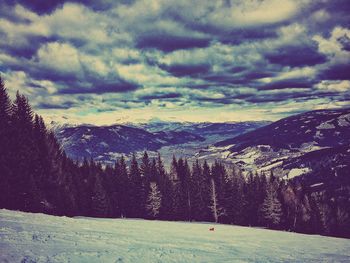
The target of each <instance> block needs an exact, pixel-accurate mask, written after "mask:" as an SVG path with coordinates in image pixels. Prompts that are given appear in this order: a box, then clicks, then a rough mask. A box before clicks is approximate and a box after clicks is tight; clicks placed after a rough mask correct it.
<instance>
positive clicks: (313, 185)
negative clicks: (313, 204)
mask: <svg viewBox="0 0 350 263" xmlns="http://www.w3.org/2000/svg"><path fill="white" fill-rule="evenodd" d="M321 185H323V183H317V184H312V185H310V187H317V186H321Z"/></svg>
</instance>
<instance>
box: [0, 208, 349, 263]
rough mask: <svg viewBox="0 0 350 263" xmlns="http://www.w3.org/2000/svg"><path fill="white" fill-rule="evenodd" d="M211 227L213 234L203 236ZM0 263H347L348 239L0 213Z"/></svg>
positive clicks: (204, 225)
mask: <svg viewBox="0 0 350 263" xmlns="http://www.w3.org/2000/svg"><path fill="white" fill-rule="evenodd" d="M212 226H215V231H208V230H209V228H210V227H212ZM0 262H11V263H12V262H21V263H25V262H26V263H29V262H30V263H34V262H36V263H39V262H60V263H65V262H111V263H117V262H350V240H348V239H340V238H332V237H323V236H318V235H304V234H296V233H289V232H282V231H273V230H265V229H259V228H249V227H239V226H230V225H220V224H216V225H214V224H210V223H185V222H167V221H147V220H137V219H94V218H67V217H55V216H48V215H43V214H32V213H24V212H15V211H9V210H4V209H2V210H0Z"/></svg>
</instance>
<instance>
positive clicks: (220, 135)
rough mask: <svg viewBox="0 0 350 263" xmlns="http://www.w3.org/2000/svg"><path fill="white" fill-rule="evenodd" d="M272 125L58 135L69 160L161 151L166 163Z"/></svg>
mask: <svg viewBox="0 0 350 263" xmlns="http://www.w3.org/2000/svg"><path fill="white" fill-rule="evenodd" d="M266 124H268V122H238V123H188V122H186V123H181V122H164V121H160V120H156V121H152V122H150V123H141V124H128V125H112V126H101V127H97V126H92V125H80V126H79V125H78V126H75V125H73V126H56V127H55V128H54V131H55V134H56V137H57V139H58V140H59V142H60V143H61V145H62V147H63V149H64V150H65V151H66V153H67V154H68V156H69V157H71V158H73V159H82V158H83V157H87V158H93V159H95V160H98V161H103V162H114V161H115V159H116V158H118V157H120V156H121V155H122V154H125V155H130V153H133V152H135V153H136V154H137V155H140V152H142V151H144V150H147V151H149V152H150V154H151V155H155V154H156V153H155V152H156V151H159V152H160V153H161V154H162V156H163V158H164V159H165V162H167V161H168V160H171V158H172V155H173V154H174V155H176V156H178V157H192V156H193V155H194V153H195V152H197V151H199V150H200V149H202V148H205V147H207V145H209V144H212V143H215V142H218V141H221V140H224V139H227V138H230V137H231V136H232V135H238V134H242V133H244V132H247V131H251V130H254V129H256V128H258V127H261V126H263V125H266Z"/></svg>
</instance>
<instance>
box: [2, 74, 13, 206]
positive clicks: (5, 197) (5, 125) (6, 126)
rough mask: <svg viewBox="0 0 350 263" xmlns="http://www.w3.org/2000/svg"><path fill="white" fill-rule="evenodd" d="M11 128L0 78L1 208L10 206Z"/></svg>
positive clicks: (6, 95) (9, 114) (8, 100)
mask: <svg viewBox="0 0 350 263" xmlns="http://www.w3.org/2000/svg"><path fill="white" fill-rule="evenodd" d="M11 127H12V126H11V101H10V98H9V96H8V94H7V90H6V88H5V85H4V82H3V80H2V78H1V76H0V174H1V180H0V206H1V207H3V208H10V206H11V203H10V200H11V188H10V186H11V182H10V178H11V176H12V173H11V172H12V168H11V166H10V165H9V164H10V163H11V162H10V154H11V152H12V151H13V149H12V147H11V142H12V141H11V139H10V138H12V137H11V136H10V135H11V129H12V128H11Z"/></svg>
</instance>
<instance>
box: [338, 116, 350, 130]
mask: <svg viewBox="0 0 350 263" xmlns="http://www.w3.org/2000/svg"><path fill="white" fill-rule="evenodd" d="M338 124H339V126H341V127H347V126H350V113H348V114H344V115H341V116H339V117H338Z"/></svg>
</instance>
